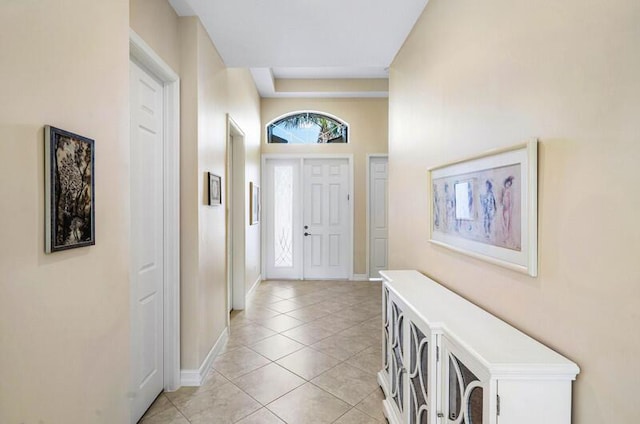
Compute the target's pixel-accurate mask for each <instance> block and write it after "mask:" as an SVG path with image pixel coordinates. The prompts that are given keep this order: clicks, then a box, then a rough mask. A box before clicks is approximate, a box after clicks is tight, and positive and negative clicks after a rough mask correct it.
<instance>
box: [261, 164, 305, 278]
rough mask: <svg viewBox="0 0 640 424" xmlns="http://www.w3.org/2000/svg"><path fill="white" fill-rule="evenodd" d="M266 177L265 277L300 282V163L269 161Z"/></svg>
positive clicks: (266, 166) (266, 167) (266, 165)
mask: <svg viewBox="0 0 640 424" xmlns="http://www.w3.org/2000/svg"><path fill="white" fill-rule="evenodd" d="M265 176H266V192H265V194H266V196H265V198H266V199H268V201H267V202H266V207H267V209H266V217H267V219H266V226H267V227H266V231H267V235H266V236H267V246H266V249H265V253H266V255H265V260H266V264H265V265H266V267H265V268H266V269H265V271H266V274H267V276H268V278H281V279H290V280H293V279H301V278H302V231H301V230H302V224H301V219H302V217H301V199H300V159H269V160H267V161H266V163H265Z"/></svg>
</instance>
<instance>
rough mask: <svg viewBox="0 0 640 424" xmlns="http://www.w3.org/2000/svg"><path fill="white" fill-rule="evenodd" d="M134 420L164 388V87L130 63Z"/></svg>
mask: <svg viewBox="0 0 640 424" xmlns="http://www.w3.org/2000/svg"><path fill="white" fill-rule="evenodd" d="M130 88H131V89H130V96H131V97H130V108H131V110H130V113H131V267H132V281H131V284H132V307H131V312H132V314H131V331H132V378H133V390H134V396H133V403H132V414H131V415H132V422H137V420H138V419H139V418H140V417H141V416H142V414H144V412H145V411H146V410H147V408H148V407H149V406H150V405H151V403H152V402H153V400H154V399H155V398H156V397H157V396H158V394H159V393H160V392H161V391H162V389H163V385H164V373H163V366H164V364H163V356H164V355H163V354H164V351H163V334H164V331H163V312H164V310H163V307H164V296H163V280H164V263H163V239H164V237H163V174H164V172H163V128H164V122H163V119H164V117H163V115H164V107H163V106H164V105H163V87H162V85H161V84H160V83H159V82H158V81H156V80H155V79H154V78H153V77H151V76H150V75H149V74H148V73H147V72H146V71H144V70H143V69H142V68H140V67H139V66H138V65H136V64H135V63H133V62H131V64H130Z"/></svg>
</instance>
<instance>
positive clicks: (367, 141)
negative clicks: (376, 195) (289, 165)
mask: <svg viewBox="0 0 640 424" xmlns="http://www.w3.org/2000/svg"><path fill="white" fill-rule="evenodd" d="M299 110H315V111H319V112H326V113H329V114H331V115H334V116H337V117H338V118H340V119H344V120H345V121H346V122H347V123H348V124H349V131H350V135H349V143H346V144H340V143H335V144H314V145H294V144H267V142H266V133H265V128H266V125H267V124H268V123H269V122H271V121H272V120H273V119H275V118H277V117H279V116H281V115H284V114H287V113H290V112H295V111H299ZM387 113H388V101H387V99H378V98H371V99H358V98H353V99H349V98H345V99H299V98H279V99H262V126H261V131H262V132H261V139H260V140H261V145H262V153H297V154H300V153H333V154H338V153H341V154H353V159H354V165H353V166H354V174H355V175H354V190H355V193H354V194H353V196H354V200H355V204H354V205H355V211H354V213H355V215H354V229H353V230H354V240H353V241H354V243H353V246H354V252H353V272H354V274H366V272H367V270H366V266H367V265H366V261H367V256H366V255H367V215H366V208H367V203H366V202H367V192H366V187H367V186H366V169H367V168H366V167H367V154H368V153H387V151H388V150H387V140H388V126H387V123H388V114H387Z"/></svg>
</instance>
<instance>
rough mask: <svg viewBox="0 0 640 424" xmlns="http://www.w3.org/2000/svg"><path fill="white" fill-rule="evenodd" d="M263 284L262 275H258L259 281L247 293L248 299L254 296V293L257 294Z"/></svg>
mask: <svg viewBox="0 0 640 424" xmlns="http://www.w3.org/2000/svg"><path fill="white" fill-rule="evenodd" d="M261 282H262V275H258V279H257V280H256V281H255V282H254V283H253V284H252V285H251V288H250V289H249V291H248V292H247V299H248V298H250V297H251V296H253V293H255V291H256V289H257V288H258V286H259V285H260V283H261Z"/></svg>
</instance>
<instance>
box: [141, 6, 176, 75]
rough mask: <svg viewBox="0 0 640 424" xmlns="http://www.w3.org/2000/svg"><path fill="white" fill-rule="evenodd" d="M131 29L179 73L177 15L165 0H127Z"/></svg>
mask: <svg viewBox="0 0 640 424" xmlns="http://www.w3.org/2000/svg"><path fill="white" fill-rule="evenodd" d="M129 22H130V25H131V29H133V30H134V31H135V32H136V33H137V34H138V35H139V36H140V37H141V38H142V39H143V40H145V42H146V43H147V44H148V45H149V46H151V48H152V49H153V50H154V51H155V52H156V53H157V54H158V56H160V57H161V58H162V60H164V61H165V62H166V63H167V65H169V66H170V67H171V69H173V70H174V71H175V72H176V73H178V74H179V73H180V48H179V47H180V39H179V38H178V15H177V14H176V12H175V10H173V7H171V5H170V4H169V2H168V1H167V0H129Z"/></svg>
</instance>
